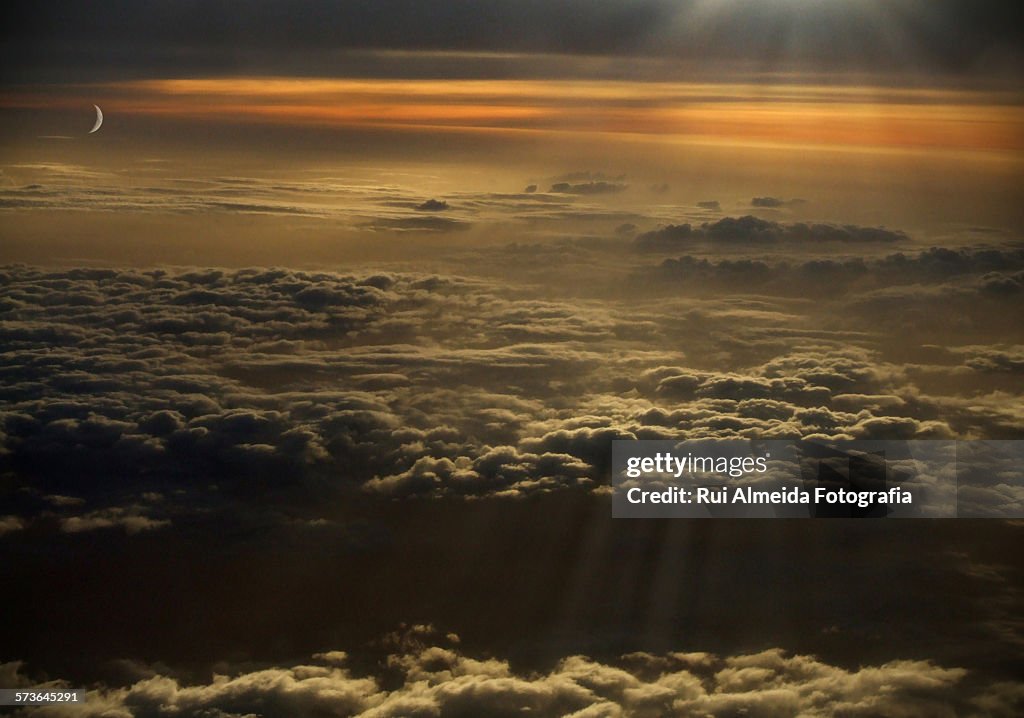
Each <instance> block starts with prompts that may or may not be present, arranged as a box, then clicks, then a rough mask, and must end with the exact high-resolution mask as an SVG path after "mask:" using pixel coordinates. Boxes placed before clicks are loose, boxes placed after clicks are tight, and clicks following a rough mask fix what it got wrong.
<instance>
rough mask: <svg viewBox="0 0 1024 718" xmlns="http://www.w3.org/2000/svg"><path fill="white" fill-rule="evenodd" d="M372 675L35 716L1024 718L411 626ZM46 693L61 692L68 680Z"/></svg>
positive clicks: (929, 699) (927, 691) (910, 681)
mask: <svg viewBox="0 0 1024 718" xmlns="http://www.w3.org/2000/svg"><path fill="white" fill-rule="evenodd" d="M381 643H382V648H384V649H386V650H387V651H388V653H387V654H386V656H382V658H381V660H380V661H379V662H378V664H377V665H378V667H377V668H376V670H375V672H373V673H366V672H362V671H359V670H358V669H355V668H353V667H350V666H351V664H352V663H353V661H352V659H351V658H350V657H349V655H348V654H346V653H345V652H344V651H339V650H331V651H324V652H320V653H317V654H315V655H313V656H312V657H311V658H310V659H309V660H308V661H306V662H304V663H300V664H294V665H289V666H279V667H268V668H257V669H254V668H251V667H240V668H232V667H228V666H224V667H223V668H222V670H221V671H218V673H220V675H218V676H217V678H216V680H214V681H213V682H209V683H198V684H197V683H188V682H185V681H182V680H180V679H178V678H176V677H174V676H171V675H166V673H164V672H162V671H161V670H159V668H157V669H154V668H149V667H147V666H144V665H142V666H136V667H133V668H132V672H133V673H135V674H136V675H137V679H136V680H135V681H134V682H132V683H129V684H127V685H124V686H100V687H97V688H94V689H92V690H90V691H89V694H88V697H87V701H86V703H85V705H84V706H81V707H77V708H73V709H65V708H64V707H62V706H54V707H45V708H40V709H36V710H33V711H32V712H31V713H30V715H35V716H40V718H45V717H47V716H54V717H59V716H65V715H76V716H86V717H90V716H97V717H98V716H101V715H104V716H105V715H115V714H116V715H126V716H134V717H135V718H148V717H149V716H157V715H164V714H165V713H167V712H168V711H172V712H175V713H181V714H188V715H199V714H202V715H217V716H219V717H220V718H241V716H244V715H270V714H273V715H289V716H294V717H295V718H306V717H307V716H310V717H311V716H320V715H332V716H360V717H362V718H384V717H387V716H393V717H396V718H397V717H398V716H403V717H410V716H423V717H424V718H425V717H427V716H463V715H488V716H517V715H522V714H523V713H527V712H528V713H530V714H531V715H538V716H545V717H547V716H552V717H553V716H575V717H577V718H584V717H592V716H593V717H596V716H606V717H609V718H610V717H613V716H635V717H636V718H643V717H645V716H651V717H652V718H653V717H654V716H666V715H672V716H696V715H700V716H708V717H710V718H715V717H722V718H724V717H725V716H734V715H746V716H779V715H793V716H795V715H837V714H849V715H862V714H863V715H931V716H953V715H971V716H982V715H985V716H989V718H1008V717H1009V716H1012V715H1015V714H1016V711H1017V710H1018V709H1019V708H1020V707H1021V705H1022V703H1021V701H1022V693H1021V684H1020V683H1018V682H1009V681H1007V682H998V681H992V680H985V681H977V680H969V679H968V671H966V670H965V669H962V668H956V667H946V666H942V665H938V664H936V663H935V662H933V661H929V660H920V659H919V660H892V661H889V662H886V663H883V664H878V665H865V666H862V667H860V668H858V669H855V670H850V669H848V668H843V667H841V666H838V665H832V664H829V663H827V662H825V661H822V660H820V659H818V658H816V657H814V656H810V655H790V654H787V653H786V652H785V651H783V650H780V649H777V648H772V649H768V650H763V651H758V652H750V653H738V654H735V655H724V656H723V655H716V654H714V653H707V652H690V653H685V652H675V653H664V654H656V653H648V652H633V653H629V654H626V655H623V656H620V657H618V658H617V659H612V660H604V661H602V660H595V659H592V658H589V657H587V656H585V655H567V656H564V657H561V658H560V659H559V660H558V661H557V663H556V664H555V665H554V666H552V667H551V668H549V669H546V670H544V671H538V672H534V673H527V672H524V671H522V670H517V669H516V668H514V667H513V666H512V665H511V664H510V662H509V661H508V660H506V659H503V658H500V657H480V658H477V657H474V656H473V655H472V654H470V653H469V652H467V651H466V650H464V649H462V648H461V645H460V644H461V641H460V639H459V636H458V635H456V634H454V633H449V634H447V635H444V636H442V635H440V634H439V632H438V631H436V630H434V629H433V628H432V627H431V626H428V625H414V626H411V627H408V628H406V629H405V630H404V631H402V632H401V633H396V634H395V635H394V636H393V637H389V638H386V639H385V640H384V641H382V642H381ZM0 670H2V671H3V673H0V675H6V676H7V677H8V682H7V683H5V685H8V686H16V687H17V686H23V685H24V686H27V685H30V684H31V679H30V677H29V675H27V674H26V669H25V667H24V666H23V665H22V664H21V663H20V662H12V663H7V664H4V665H2V666H0ZM47 685H48V686H52V687H54V688H61V687H63V686H64V685H66V684H65V683H64V682H62V681H53V682H51V683H49V684H47Z"/></svg>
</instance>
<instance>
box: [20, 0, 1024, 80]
mask: <svg viewBox="0 0 1024 718" xmlns="http://www.w3.org/2000/svg"><path fill="white" fill-rule="evenodd" d="M4 14H5V22H4V23H3V27H4V30H3V36H2V37H3V56H2V59H3V65H4V77H5V78H6V80H7V81H19V80H23V79H38V78H39V77H41V76H42V77H45V76H47V75H48V74H49V76H50V77H51V78H52V77H53V76H54V74H55V73H57V74H61V73H62V74H63V77H64V78H65V79H66V78H67V76H68V75H67V73H68V72H69V71H70V72H77V73H81V74H82V75H83V76H85V77H88V76H90V75H91V76H92V77H93V78H95V76H96V75H97V73H105V74H108V75H109V74H113V75H116V76H120V77H124V76H132V75H139V74H150V73H160V74H174V75H179V76H180V75H181V74H182V73H185V74H189V73H204V72H206V73H209V72H213V73H219V72H232V71H235V72H237V71H241V72H257V73H258V72H263V73H268V72H271V73H274V72H276V73H291V72H297V73H300V74H301V73H304V72H305V73H313V74H335V73H337V72H338V64H337V63H338V61H339V58H340V59H344V57H345V56H344V55H340V56H339V55H338V54H337V51H339V50H353V49H371V50H432V51H483V52H498V53H507V52H522V53H556V54H563V53H564V54H572V55H609V54H610V55H655V56H662V57H672V58H685V59H688V60H692V61H696V62H700V63H704V64H715V63H722V62H726V61H728V62H735V61H740V62H743V61H746V62H748V63H750V64H752V65H754V66H755V67H756V69H761V70H763V69H773V68H784V67H792V65H794V64H796V65H798V66H799V65H802V66H803V67H804V68H805V69H806V68H807V67H811V68H818V69H828V68H845V69H860V70H864V69H897V70H904V71H922V70H923V71H943V72H946V71H953V72H958V71H963V70H969V69H973V68H976V67H978V66H979V65H981V64H982V63H989V64H991V63H996V65H997V66H998V65H999V64H1000V63H1006V62H1011V63H1015V62H1018V61H1019V53H1018V51H1019V41H1020V28H1021V27H1022V26H1024V24H1022V23H1021V10H1020V8H1019V7H1017V5H1016V4H1014V3H996V2H983V3H976V2H967V0H942V1H941V2H932V3H927V4H924V5H922V4H920V3H915V2H913V1H912V0H900V2H881V1H880V0H868V1H867V2H865V1H864V0H856V1H854V0H840V1H839V2H829V3H814V4H810V5H808V4H806V3H760V2H723V3H720V4H715V5H714V6H711V5H709V4H705V3H698V2H696V1H689V2H675V1H670V0H630V1H628V2H588V1H585V0H561V1H560V2H541V1H539V0H527V1H525V2H524V1H522V0H516V1H513V0H486V1H484V2H479V1H477V0H455V1H449V0H445V1H444V2H416V1H415V0H373V1H372V2H371V1H370V0H359V1H357V2H347V3H343V4H327V3H320V2H314V1H313V0H304V1H303V2H298V3H283V2H274V1H270V0H261V1H260V2H256V3H249V4H247V5H246V6H245V7H243V8H240V7H238V6H237V5H236V4H234V3H230V2H214V3H199V2H169V1H166V0H164V1H161V2H152V3H145V4H142V5H140V4H138V3H134V2H127V1H126V0H125V1H122V2H113V3H105V4H103V5H101V6H97V5H96V4H95V3H86V2H78V1H65V2H60V3H57V4H54V3H48V4H46V5H40V4H38V3H30V2H16V3H8V4H7V5H6V6H5V10H4ZM463 64H465V63H463ZM564 64H565V63H563V66H564ZM346 65H347V66H348V67H349V69H350V70H354V71H356V72H359V71H360V70H363V71H365V70H366V69H367V68H366V66H365V61H363V62H361V61H360V60H359V58H351V59H350V60H349V61H348V62H347V63H346ZM371 65H372V63H371ZM545 65H546V72H547V73H548V74H550V73H551V72H557V71H558V65H557V64H556V65H554V66H552V64H551V63H550V62H548V63H545ZM400 67H401V68H403V69H402V70H400V71H402V72H404V73H405V74H408V73H409V72H410V71H412V72H414V73H417V74H423V73H427V74H429V73H430V72H432V71H435V72H436V71H437V69H438V65H437V64H434V65H432V64H431V63H429V62H427V63H422V62H420V63H413V64H412V65H410V64H409V63H401V64H400ZM447 68H448V70H447V71H451V70H455V69H456V68H455V67H454V66H453V65H451V64H450V63H449V64H448V65H447ZM379 69H380V68H379V66H378V68H377V70H378V71H379ZM491 70H492V71H497V72H505V73H507V72H508V62H505V63H503V64H502V63H499V64H497V65H494V66H493V67H492V68H491ZM370 71H371V72H372V71H373V70H372V69H370ZM456 71H458V70H456ZM533 71H535V72H544V71H545V70H544V69H542V68H536V67H535V68H534V69H533ZM461 72H462V73H465V72H467V68H465V67H463V68H462V69H461Z"/></svg>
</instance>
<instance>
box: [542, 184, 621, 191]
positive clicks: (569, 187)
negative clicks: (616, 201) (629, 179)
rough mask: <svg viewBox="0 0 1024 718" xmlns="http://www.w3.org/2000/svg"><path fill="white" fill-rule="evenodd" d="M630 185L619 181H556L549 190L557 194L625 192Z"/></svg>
mask: <svg viewBox="0 0 1024 718" xmlns="http://www.w3.org/2000/svg"><path fill="white" fill-rule="evenodd" d="M627 188H628V185H625V184H621V183H617V182H583V183H580V184H570V183H568V182H556V183H555V184H553V185H551V189H549V190H548V192H553V193H556V194H617V193H619V192H624V191H625V190H626V189H627Z"/></svg>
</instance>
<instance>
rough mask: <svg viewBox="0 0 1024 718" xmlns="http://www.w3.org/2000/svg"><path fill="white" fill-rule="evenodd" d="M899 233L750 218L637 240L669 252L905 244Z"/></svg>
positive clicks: (672, 229)
mask: <svg viewBox="0 0 1024 718" xmlns="http://www.w3.org/2000/svg"><path fill="white" fill-rule="evenodd" d="M907 241H909V237H908V236H907V235H906V234H905V233H903V232H900V231H894V230H888V229H885V228H882V227H861V226H857V225H851V224H843V225H839V224H827V223H816V224H807V223H804V222H797V223H792V224H783V223H780V222H772V221H770V220H766V219H760V218H758V217H754V216H753V215H744V216H742V217H723V218H722V219H720V220H717V221H715V222H705V223H703V224H701V225H699V226H692V225H690V224H679V225H673V224H669V225H666V226H665V227H662V228H660V229H656V230H652V231H649V232H644V233H643V234H641V235H639V236H638V237H637V238H636V244H637V246H638V247H640V248H642V249H648V250H661V251H669V250H671V249H673V248H678V247H685V246H687V245H689V244H694V243H755V244H756V243H774V242H799V243H819V242H842V243H856V244H862V243H863V244H871V243H896V242H907Z"/></svg>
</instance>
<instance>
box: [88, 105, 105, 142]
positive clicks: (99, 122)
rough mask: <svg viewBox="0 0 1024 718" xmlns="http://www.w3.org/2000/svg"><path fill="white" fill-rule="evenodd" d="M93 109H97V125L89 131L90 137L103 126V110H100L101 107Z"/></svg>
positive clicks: (96, 106)
mask: <svg viewBox="0 0 1024 718" xmlns="http://www.w3.org/2000/svg"><path fill="white" fill-rule="evenodd" d="M93 107H95V108H96V124H95V125H93V126H92V129H91V130H89V134H90V135H91V134H92V133H93V132H95V131H96V130H98V129H99V128H100V127H101V126H102V125H103V110H101V109H100V106H99V105H93Z"/></svg>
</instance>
